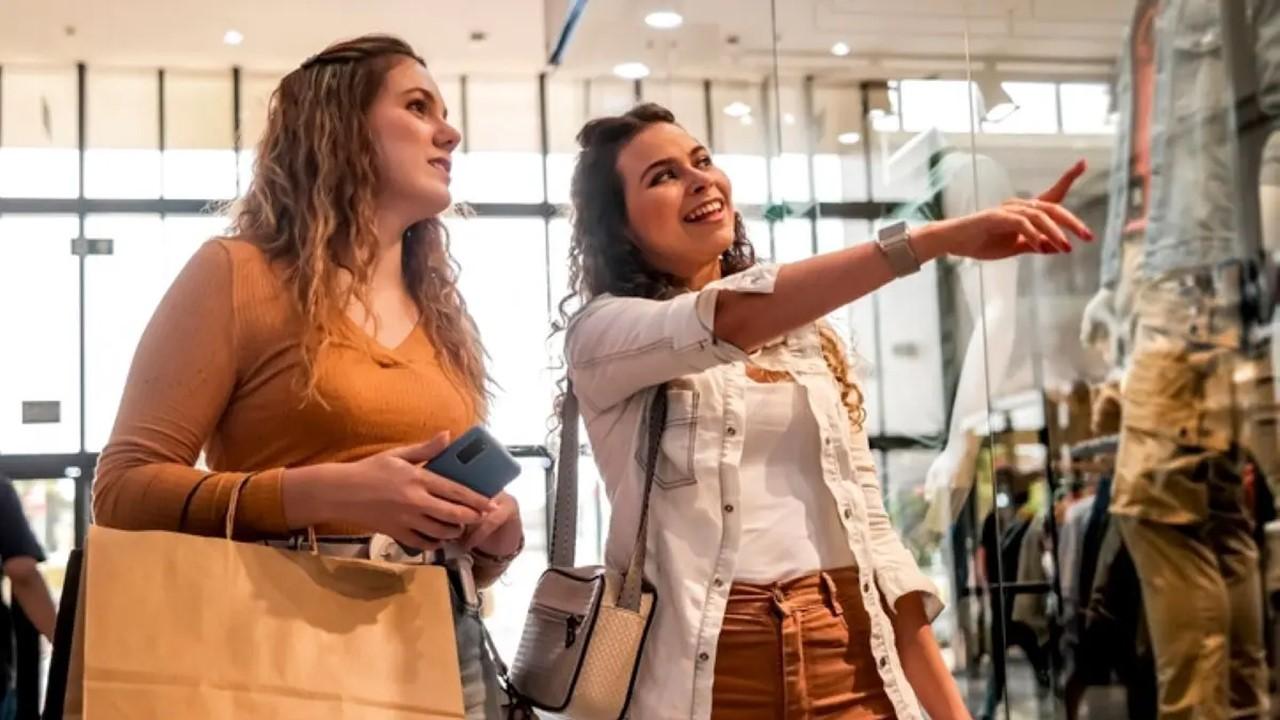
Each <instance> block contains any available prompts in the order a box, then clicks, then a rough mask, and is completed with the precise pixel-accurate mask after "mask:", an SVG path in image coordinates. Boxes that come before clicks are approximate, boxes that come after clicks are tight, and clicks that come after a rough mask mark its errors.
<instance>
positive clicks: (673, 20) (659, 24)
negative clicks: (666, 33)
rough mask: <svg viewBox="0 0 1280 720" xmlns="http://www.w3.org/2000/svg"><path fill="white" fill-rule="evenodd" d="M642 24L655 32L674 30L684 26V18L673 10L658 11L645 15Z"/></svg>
mask: <svg viewBox="0 0 1280 720" xmlns="http://www.w3.org/2000/svg"><path fill="white" fill-rule="evenodd" d="M644 24H645V25H648V26H649V27H651V28H654V29H655V30H674V29H676V28H678V27H680V26H681V25H683V24H684V17H683V16H682V15H681V14H680V13H678V12H676V11H674V10H658V11H657V12H651V13H649V14H648V15H645V16H644Z"/></svg>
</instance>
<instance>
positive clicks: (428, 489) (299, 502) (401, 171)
mask: <svg viewBox="0 0 1280 720" xmlns="http://www.w3.org/2000/svg"><path fill="white" fill-rule="evenodd" d="M460 139H461V136H460V134H459V133H458V131H457V130H456V129H454V127H453V126H452V125H450V124H449V121H448V108H447V107H446V106H445V103H444V100H443V98H442V97H441V93H440V89H439V87H438V86H437V85H436V82H435V80H434V79H433V78H432V76H431V74H430V73H429V72H428V71H427V68H426V65H425V63H424V62H423V60H422V58H420V57H418V55H417V54H416V53H415V52H414V51H413V49H412V48H410V47H409V46H408V45H407V44H405V43H404V42H403V41H401V40H399V39H397V38H393V37H389V36H381V35H374V36H365V37H361V38H357V39H355V40H351V41H347V42H341V43H338V44H336V45H333V46H331V47H329V48H328V49H326V50H324V51H323V52H321V53H319V54H318V55H315V56H314V57H312V58H310V59H308V60H307V61H305V62H304V63H302V65H301V66H300V67H298V68H296V69H295V70H293V71H292V72H290V73H289V74H288V75H286V76H285V77H284V79H283V80H281V81H280V85H279V86H278V87H277V88H276V90H275V92H274V93H273V95H272V98H271V103H270V109H269V112H268V118H267V127H266V131H265V133H264V135H263V137H262V140H261V141H260V143H259V146H258V152H257V160H256V164H255V167H254V176H253V181H252V183H251V184H250V186H249V189H248V192H247V193H246V195H245V197H244V198H243V199H242V200H241V201H240V202H239V204H238V205H237V206H236V207H234V208H233V209H232V211H231V215H232V232H231V234H230V236H228V237H222V238H217V239H214V240H211V241H210V242H208V243H207V244H205V245H204V246H203V247H201V248H200V249H199V250H198V251H197V252H196V254H195V255H194V257H192V259H191V260H190V262H188V264H187V266H186V267H185V269H183V271H182V273H181V274H180V275H179V276H178V278H177V279H176V280H175V281H174V283H173V285H172V287H171V288H170V289H169V291H168V293H167V294H166V295H165V297H164V299H163V300H162V301H161V302H160V305H159V307H158V308H157V309H156V312H155V315H154V316H153V317H152V319H151V322H150V324H149V325H148V327H147V329H146V332H145V334H144V335H143V337H142V340H141V342H140V343H139V345H138V349H137V353H136V355H135V357H134V361H133V366H132V368H131V369H130V372H129V377H128V381H127V383H126V385H125V391H124V397H123V399H122V401H121V404H120V410H119V415H118V416H117V419H116V424H115V428H114V431H113V433H112V435H111V439H110V442H109V443H108V444H107V446H106V448H105V449H104V450H103V453H102V457H101V460H100V462H99V464H98V474H97V479H96V482H95V486H94V496H93V505H94V511H95V521H96V522H98V523H100V524H102V525H106V526H111V527H115V528H120V529H126V530H168V531H179V532H188V533H195V534H200V535H215V536H216V535H222V534H223V533H224V522H225V518H226V516H227V510H228V507H227V506H228V502H229V500H230V498H231V495H232V491H233V489H234V488H235V487H236V486H237V485H240V484H241V483H245V484H244V487H243V493H242V494H241V496H240V501H239V505H238V509H237V512H236V515H235V521H236V523H235V527H234V536H235V539H237V540H245V541H266V542H269V543H271V544H275V545H281V546H285V547H297V546H298V544H299V541H300V538H301V539H302V540H305V536H306V530H307V529H308V528H314V529H315V530H316V532H317V534H318V535H319V537H320V542H319V548H318V549H319V551H320V552H322V553H326V554H333V555H343V556H349V557H371V558H374V559H380V560H388V561H393V562H413V561H417V562H422V561H423V560H424V559H425V561H428V562H431V561H435V562H446V563H447V564H448V566H449V568H450V570H449V572H450V577H451V580H452V583H451V585H452V591H453V598H452V600H453V605H454V610H455V612H454V615H455V618H454V620H455V630H456V635H457V640H458V652H459V663H460V666H461V670H462V675H463V678H462V680H463V688H464V695H465V702H466V706H467V717H468V718H486V717H498V716H500V713H501V709H500V706H501V704H502V702H503V701H504V698H503V696H502V695H501V689H500V688H499V686H498V682H497V675H496V672H495V668H494V664H493V659H492V658H491V657H490V656H489V655H488V654H487V652H486V651H485V649H484V646H483V642H482V635H481V633H482V625H481V621H480V618H479V612H478V606H479V603H478V599H477V598H476V597H475V590H474V588H475V585H476V584H479V585H481V586H484V585H487V584H491V583H493V582H494V581H495V580H496V579H497V578H498V576H499V575H500V574H501V573H502V572H503V571H504V570H505V569H506V567H507V566H508V564H509V563H510V562H511V561H512V560H513V559H514V558H515V556H516V555H517V554H518V553H519V551H520V550H521V549H522V548H523V545H524V534H523V528H522V526H521V522H520V514H519V511H518V508H517V507H516V502H515V500H514V499H512V498H511V496H510V495H507V494H506V493H502V494H500V495H498V496H497V497H496V498H494V499H492V500H490V499H488V498H485V497H482V496H481V495H479V494H477V493H474V492H471V491H470V490H468V489H466V488H464V487H463V486H462V485H460V484H457V483H454V482H452V481H450V480H448V479H446V478H443V477H440V476H438V475H435V474H433V473H431V472H428V471H427V470H425V469H424V468H423V467H422V464H423V463H425V462H426V461H428V460H430V459H432V458H433V457H434V456H435V455H437V454H438V453H440V452H441V451H442V450H444V448H445V447H446V446H447V445H448V443H449V440H450V438H451V437H458V436H459V435H461V434H462V433H463V432H465V431H466V430H467V429H468V428H470V427H472V426H473V425H476V424H478V423H481V422H483V421H484V419H485V415H486V408H487V405H488V400H489V397H488V390H487V383H488V376H487V373H486V370H485V366H484V353H483V349H482V347H481V344H480V339H479V338H478V337H477V333H476V328H475V325H474V323H473V322H472V319H471V316H470V314H469V313H468V312H467V309H466V306H465V304H464V302H463V299H462V296H461V294H460V293H459V292H458V288H457V273H456V270H455V266H454V263H453V260H452V258H451V256H450V253H449V244H448V237H447V234H446V232H445V227H444V224H443V222H442V221H441V220H440V215H441V213H444V212H445V211H446V210H448V209H449V208H450V205H451V196H450V191H449V184H450V176H451V168H452V161H451V156H452V154H453V151H454V149H455V148H456V147H457V146H458V143H459V141H460ZM202 450H204V451H205V452H206V455H207V459H208V465H209V468H210V470H208V471H206V470H202V469H199V468H196V467H195V463H196V461H197V458H198V457H199V456H200V453H201V451H202ZM442 542H443V543H446V545H447V547H446V548H444V550H442V553H445V554H447V559H446V558H444V557H442V554H441V553H437V551H438V550H441V544H442ZM406 548H407V549H408V551H406V550H405V549H406ZM414 550H421V551H424V552H423V553H421V554H416V553H414V552H413V551H414ZM473 578H474V581H475V582H474V583H473V582H472V579H473ZM330 660H331V661H332V662H334V663H345V662H350V661H351V659H350V658H338V657H334V658H331V659H330Z"/></svg>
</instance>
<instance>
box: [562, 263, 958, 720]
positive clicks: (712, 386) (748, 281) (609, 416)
mask: <svg viewBox="0 0 1280 720" xmlns="http://www.w3.org/2000/svg"><path fill="white" fill-rule="evenodd" d="M777 273H778V269H777V267H773V266H764V265H761V266H757V267H755V268H752V269H750V270H747V271H745V272H742V273H738V274H736V275H733V276H731V277H729V278H726V279H724V280H721V281H718V282H715V283H712V284H711V285H709V286H707V287H706V288H705V289H703V290H702V291H700V292H696V293H686V294H684V295H680V296H678V297H676V298H674V299H672V300H667V301H657V300H645V299H640V298H629V297H615V296H608V295H606V296H601V297H599V298H596V299H594V300H592V301H591V302H590V303H588V304H587V305H586V306H585V307H584V308H583V309H582V310H581V311H580V312H579V313H578V315H577V316H576V317H575V318H574V320H573V321H572V322H571V324H570V327H569V331H568V334H567V338H566V355H567V359H568V364H569V376H570V378H571V379H572V380H573V384H574V388H575V390H576V392H577V395H578V398H579V401H580V404H581V409H582V416H583V419H584V420H585V422H586V427H587V433H588V435H589V436H590V439H591V447H592V449H593V452H594V454H595V458H596V463H597V465H598V466H599V469H600V474H601V477H602V478H603V479H604V483H605V486H606V489H607V491H608V494H609V499H610V501H611V503H612V512H613V514H612V520H611V524H610V529H609V539H608V544H607V547H606V553H605V555H606V563H607V564H608V565H609V567H611V568H614V569H618V570H625V569H626V566H627V561H628V559H629V557H630V553H631V549H632V544H633V542H634V538H635V534H636V528H637V524H638V522H639V513H640V503H641V502H642V493H643V490H644V473H643V461H644V458H643V454H644V449H643V445H644V440H645V435H644V430H645V429H644V424H645V418H646V413H647V409H648V406H649V403H650V402H651V401H652V399H653V396H654V392H655V388H656V387H657V386H658V385H660V384H661V383H663V382H670V383H671V384H670V386H669V387H670V389H669V396H668V397H669V411H668V415H667V426H666V429H665V432H664V435H663V441H662V457H661V459H660V461H659V465H658V472H657V478H656V480H655V487H654V490H653V495H652V498H651V506H650V522H649V529H650V530H649V538H648V561H647V564H646V567H645V577H646V579H647V580H648V581H650V582H651V583H652V584H653V585H654V586H655V588H656V589H657V594H658V601H657V607H656V611H655V616H654V622H653V628H652V631H651V634H650V636H649V640H648V644H647V645H646V647H645V651H644V658H643V660H642V662H641V669H640V674H639V677H638V678H637V681H636V687H635V692H634V695H633V698H634V699H633V702H632V706H631V713H630V714H631V717H632V718H636V719H637V720H674V719H676V718H699V719H701V718H709V717H711V699H712V681H713V679H714V676H715V663H716V647H717V644H718V641H719V636H720V627H721V623H722V621H723V617H724V610H725V604H726V601H727V599H728V595H729V586H730V585H731V583H732V580H733V577H734V569H735V567H736V565H737V561H738V557H737V556H738V546H739V542H740V538H741V522H740V518H739V514H738V513H737V512H736V511H735V508H736V506H737V504H738V498H739V496H740V491H739V461H740V459H741V457H742V439H743V436H744V433H743V432H742V431H741V430H742V424H743V420H744V419H745V415H746V413H747V407H746V406H745V400H744V396H745V384H746V383H747V382H749V380H748V379H747V377H746V363H747V360H748V355H747V354H745V353H744V352H742V351H741V350H739V349H738V348H735V347H733V346H732V345H730V344H729V343H725V342H721V341H718V340H717V339H716V337H715V336H714V334H713V333H712V327H713V323H714V318H715V307H716V298H717V295H718V293H719V291H720V290H732V291H736V292H750V293H771V292H773V286H774V281H775V279H776V278H777ZM750 361H751V363H753V364H755V365H758V366H760V367H763V368H766V369H771V370H780V371H786V372H789V373H791V375H792V376H794V377H795V378H796V380H797V382H798V383H799V384H800V385H802V386H803V387H804V388H805V389H806V391H807V394H808V397H809V407H810V409H811V410H812V411H813V414H814V417H815V418H816V419H817V422H818V427H819V430H820V433H821V439H822V448H823V450H822V460H821V465H822V473H823V476H822V478H821V481H822V482H824V483H825V485H826V487H827V489H828V490H830V492H831V495H832V497H833V498H834V499H835V502H836V505H837V507H838V508H840V519H841V522H842V523H843V525H844V528H845V532H846V534H847V536H848V539H849V548H850V550H852V551H853V555H854V558H855V559H856V561H857V564H858V567H859V570H860V575H861V581H862V596H863V601H864V603H865V605H866V608H867V610H868V612H869V613H870V615H871V627H872V632H871V651H872V653H873V655H874V656H875V658H876V664H877V666H878V669H879V672H880V676H881V678H883V680H884V685H885V689H886V690H887V692H888V695H889V697H890V698H891V699H892V701H893V705H894V708H895V711H896V713H897V716H898V717H899V718H901V719H902V720H914V719H917V718H922V717H923V713H922V712H921V710H920V707H919V704H918V702H917V700H916V697H915V695H914V693H913V692H912V690H911V687H910V686H909V685H908V684H907V680H906V676H905V675H904V674H903V671H902V666H901V664H900V663H899V661H898V656H897V652H896V649H895V645H894V633H893V626H892V624H891V622H890V619H889V616H888V615H887V614H886V612H885V610H884V609H883V607H882V605H881V597H883V598H884V600H885V601H887V603H888V605H889V607H893V606H894V604H895V603H896V602H897V601H898V599H899V598H901V597H902V596H903V595H906V594H908V593H912V592H922V593H924V595H925V606H926V609H927V611H928V614H929V617H930V618H931V619H932V618H933V617H936V616H937V613H938V612H939V611H941V609H942V602H941V598H940V595H939V593H938V590H937V588H936V587H935V586H934V585H933V583H932V582H930V581H929V579H928V578H927V577H925V575H924V574H923V573H922V572H920V569H919V568H918V567H917V565H916V563H915V560H914V558H913V557H912V556H911V554H910V553H908V552H907V550H906V548H905V547H904V546H903V544H902V541H901V540H900V539H899V538H898V536H897V534H896V533H895V532H894V530H893V528H892V527H890V525H889V517H888V515H887V514H886V512H885V509H884V502H883V499H882V497H881V492H880V481H879V479H878V478H877V476H876V467H875V461H874V459H873V457H872V454H871V450H870V447H869V445H868V442H867V435H866V433H865V432H864V431H863V430H861V429H859V430H856V431H855V430H853V429H852V424H851V423H850V421H849V418H848V414H847V412H846V411H845V408H844V405H843V404H842V403H841V401H840V397H839V391H838V388H837V385H836V383H835V381H834V379H833V378H832V376H831V373H830V371H829V370H828V368H827V364H826V362H825V361H824V360H823V357H822V351H821V346H820V343H819V334H818V328H817V325H816V324H812V325H809V326H807V327H804V328H801V329H799V330H796V331H794V332H792V333H789V334H787V335H786V336H785V337H783V338H779V339H778V340H777V341H775V342H772V343H770V344H769V345H768V346H767V347H765V348H763V349H762V350H760V351H759V352H757V353H755V354H754V355H752V356H750ZM876 587H878V588H879V592H877V591H876Z"/></svg>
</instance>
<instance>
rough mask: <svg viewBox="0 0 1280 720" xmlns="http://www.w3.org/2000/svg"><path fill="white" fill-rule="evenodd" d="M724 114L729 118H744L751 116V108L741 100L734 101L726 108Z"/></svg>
mask: <svg viewBox="0 0 1280 720" xmlns="http://www.w3.org/2000/svg"><path fill="white" fill-rule="evenodd" d="M724 114H725V115H728V116H729V117H736V118H740V117H744V116H747V115H750V114H751V106H750V105H748V104H746V103H744V102H742V101H741V100H734V101H733V102H731V103H729V104H728V105H725V106H724Z"/></svg>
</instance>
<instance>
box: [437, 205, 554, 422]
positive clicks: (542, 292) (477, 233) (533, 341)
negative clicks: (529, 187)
mask: <svg viewBox="0 0 1280 720" xmlns="http://www.w3.org/2000/svg"><path fill="white" fill-rule="evenodd" d="M448 225H449V233H450V246H451V248H452V251H453V256H454V257H455V258H457V260H458V265H459V267H460V268H461V271H460V272H461V275H460V278H461V279H460V282H459V286H460V288H461V290H462V294H463V297H465V298H466V301H467V309H468V310H469V311H470V312H471V315H472V317H474V318H475V321H476V324H477V325H478V326H479V328H480V337H481V339H482V340H483V342H484V343H485V347H486V350H487V351H488V354H489V359H488V366H489V369H490V373H491V375H492V377H493V380H494V383H495V385H496V387H495V388H494V401H493V406H492V408H491V409H490V413H489V415H490V417H489V426H490V428H491V429H492V431H493V432H494V434H495V435H496V436H497V437H499V438H500V439H501V440H502V441H503V442H505V443H507V444H509V445H517V444H519V445H541V444H543V443H544V442H545V441H546V437H547V420H548V419H549V418H550V416H551V398H552V393H553V383H554V379H553V375H552V372H551V370H550V358H549V356H548V352H547V349H546V348H547V343H548V337H549V335H550V334H551V326H550V323H549V318H548V312H549V310H548V298H549V296H548V292H547V256H546V243H545V240H544V232H545V231H544V228H543V221H542V220H541V219H537V218H521V219H497V218H484V219H482V218H472V219H451V220H449V222H448Z"/></svg>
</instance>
